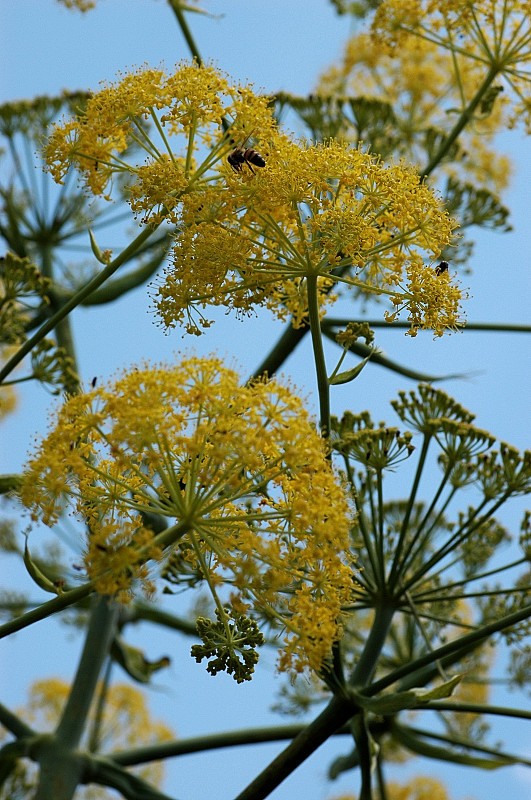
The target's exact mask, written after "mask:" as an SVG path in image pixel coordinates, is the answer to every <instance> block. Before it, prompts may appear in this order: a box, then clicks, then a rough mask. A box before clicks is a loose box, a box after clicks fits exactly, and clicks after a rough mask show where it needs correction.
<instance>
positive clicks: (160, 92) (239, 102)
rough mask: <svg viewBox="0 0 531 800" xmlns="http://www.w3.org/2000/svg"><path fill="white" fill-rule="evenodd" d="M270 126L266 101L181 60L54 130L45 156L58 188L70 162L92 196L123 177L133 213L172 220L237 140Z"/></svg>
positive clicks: (117, 89)
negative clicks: (183, 197) (187, 194)
mask: <svg viewBox="0 0 531 800" xmlns="http://www.w3.org/2000/svg"><path fill="white" fill-rule="evenodd" d="M274 127H275V123H274V120H273V117H272V114H271V111H270V110H269V108H268V104H267V99H266V98H260V97H258V96H257V95H256V94H255V93H254V92H253V90H252V88H251V87H249V86H240V85H239V84H236V83H234V82H231V81H230V80H229V79H228V78H227V77H226V76H224V75H222V74H221V73H220V72H219V71H218V70H216V69H215V68H214V67H212V66H199V65H198V64H196V63H192V64H187V63H182V64H179V65H178V66H177V68H176V70H175V71H174V72H173V73H172V74H170V75H166V74H165V73H164V71H163V70H162V69H152V68H147V67H145V68H142V69H139V70H137V72H134V73H131V74H127V75H123V76H122V77H121V78H120V79H119V80H118V81H117V82H116V83H114V84H109V85H108V86H104V87H102V88H101V89H100V90H99V91H98V92H95V93H94V94H93V95H92V96H91V97H90V98H89V99H88V101H87V103H86V106H85V108H84V109H83V110H82V111H80V112H79V115H78V116H77V118H75V119H72V120H67V121H65V122H64V123H63V124H61V125H57V126H56V127H55V128H54V130H53V132H52V134H51V136H50V138H49V141H48V144H47V146H46V149H45V156H46V160H47V163H48V167H49V170H50V172H51V173H52V175H53V177H54V179H55V180H56V181H58V182H59V183H61V182H62V181H63V178H64V176H65V174H66V172H67V170H68V168H69V167H70V166H71V165H72V164H73V165H74V166H75V167H76V169H78V170H79V171H80V172H81V173H82V174H83V176H84V179H85V182H86V184H87V186H88V188H89V189H90V191H91V192H92V193H93V194H96V195H104V196H106V197H109V190H110V184H111V181H112V179H113V178H114V177H119V176H121V177H125V178H126V182H127V185H128V187H129V191H130V193H131V205H132V207H133V209H134V211H135V212H139V211H140V212H143V213H144V214H145V217H147V218H149V217H150V216H151V214H152V212H153V209H154V208H155V209H157V213H158V214H159V215H160V214H163V215H165V216H168V217H169V218H175V217H176V216H177V211H176V209H175V207H176V205H177V202H176V199H178V198H179V197H180V196H181V195H182V194H183V193H185V192H187V191H192V190H193V189H194V188H195V187H196V186H197V185H198V184H199V185H201V184H202V183H203V182H207V183H208V181H211V180H212V179H213V177H215V175H213V173H212V167H213V166H214V165H215V164H216V162H217V161H219V160H220V159H221V158H223V157H224V156H226V155H227V154H228V153H229V152H230V150H231V149H232V148H233V147H234V143H235V142H236V143H239V142H240V141H243V140H245V138H246V137H249V136H250V135H251V134H252V133H253V131H257V132H259V135H261V136H265V137H267V135H268V133H269V131H270V130H271V129H272V128H274ZM227 130H228V131H229V133H227ZM106 192H107V194H105V193H106Z"/></svg>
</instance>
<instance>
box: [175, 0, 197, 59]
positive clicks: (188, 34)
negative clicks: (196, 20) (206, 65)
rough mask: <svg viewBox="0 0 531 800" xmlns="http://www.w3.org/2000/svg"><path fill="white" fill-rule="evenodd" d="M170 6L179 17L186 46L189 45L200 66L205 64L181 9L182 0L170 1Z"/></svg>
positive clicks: (178, 20)
mask: <svg viewBox="0 0 531 800" xmlns="http://www.w3.org/2000/svg"><path fill="white" fill-rule="evenodd" d="M168 2H169V5H170V8H171V10H172V11H173V13H174V14H175V16H176V17H177V22H178V23H179V27H180V29H181V33H182V35H183V36H184V39H185V41H186V44H187V45H188V49H189V50H190V52H191V54H192V56H193V57H194V58H195V60H196V61H197V63H198V64H202V63H203V59H202V58H201V55H200V53H199V50H198V49H197V45H196V43H195V41H194V37H193V36H192V33H191V31H190V28H189V27H188V23H187V22H186V18H185V16H184V13H183V10H182V8H181V3H180V0H168Z"/></svg>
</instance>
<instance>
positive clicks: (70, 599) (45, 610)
mask: <svg viewBox="0 0 531 800" xmlns="http://www.w3.org/2000/svg"><path fill="white" fill-rule="evenodd" d="M93 591H94V586H93V583H92V581H89V583H85V584H83V586H78V587H77V589H71V590H70V591H69V592H63V594H60V595H58V596H57V597H54V599H53V600H49V601H48V602H47V603H43V604H42V605H40V606H39V607H38V608H34V609H32V610H31V611H27V612H26V613H25V614H21V615H20V616H19V617H15V619H10V620H9V622H5V623H4V624H3V625H1V626H0V639H3V638H4V636H9V635H10V634H12V633H16V631H21V630H22V629H23V628H27V627H28V625H33V623H34V622H39V621H40V620H41V619H46V618H47V617H50V616H51V615H52V614H56V613H57V612H58V611H62V610H63V609H65V608H68V606H71V605H73V604H74V603H78V602H79V601H80V600H83V599H84V598H85V597H87V596H88V595H89V594H91V592H93Z"/></svg>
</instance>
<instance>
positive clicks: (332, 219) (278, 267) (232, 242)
mask: <svg viewBox="0 0 531 800" xmlns="http://www.w3.org/2000/svg"><path fill="white" fill-rule="evenodd" d="M263 155H264V160H265V162H266V163H265V166H264V167H263V168H261V169H260V170H256V171H253V172H251V170H250V169H244V167H242V170H241V171H234V170H231V169H230V166H228V165H226V176H225V181H226V185H222V186H220V187H219V188H218V189H216V188H215V187H211V188H210V189H208V190H207V191H205V193H204V194H201V193H194V194H193V196H192V195H190V196H186V197H184V198H183V211H182V217H183V220H184V222H185V227H184V229H183V230H182V232H179V234H178V235H177V238H176V242H175V247H174V264H173V265H172V267H170V269H169V270H167V274H166V277H165V280H164V282H163V283H162V284H161V285H160V286H158V287H157V288H156V289H155V291H154V293H153V299H154V304H155V306H156V309H157V312H158V314H159V315H160V317H161V318H162V320H163V323H164V325H165V326H166V327H172V326H173V325H175V324H176V323H181V322H182V321H185V323H187V330H188V331H189V332H192V333H199V332H200V326H201V325H203V326H204V325H208V324H210V323H209V321H208V320H203V319H202V317H201V313H202V312H201V310H202V309H204V308H205V307H207V306H209V305H225V306H228V307H232V308H235V309H237V310H238V311H240V312H242V313H246V312H249V311H250V310H251V309H252V308H254V307H256V306H260V305H261V306H266V307H268V308H270V309H271V310H272V311H273V312H274V313H275V314H276V315H277V316H278V317H279V318H281V319H284V318H285V317H286V316H288V315H290V316H291V318H292V321H293V324H294V325H295V326H299V325H301V324H303V323H305V322H307V320H308V296H307V284H308V282H309V281H316V282H317V287H318V293H319V303H320V310H321V313H322V312H323V309H324V305H325V304H326V303H330V302H332V301H333V300H334V298H335V295H334V294H332V293H331V289H332V288H333V287H334V285H340V286H342V287H348V288H349V289H351V290H353V291H354V292H355V293H356V294H359V293H360V292H363V293H368V294H378V295H380V294H383V295H387V296H389V297H390V298H391V299H392V302H393V304H394V305H396V303H395V298H396V297H399V298H400V302H401V303H402V302H403V300H405V297H406V295H404V293H403V292H401V291H400V288H399V287H400V284H401V281H403V280H404V279H405V278H406V275H407V270H408V267H409V265H410V263H411V262H412V261H418V260H419V258H421V254H426V255H425V258H426V259H427V260H433V259H435V258H437V256H438V255H439V254H440V252H441V251H442V250H443V249H444V248H445V247H446V246H447V245H448V244H449V242H450V241H451V238H452V230H453V228H454V227H455V223H454V222H453V221H452V220H451V218H450V217H449V215H448V214H447V212H446V211H445V210H444V208H443V205H442V203H441V201H440V200H439V199H438V198H437V197H436V196H435V195H434V193H433V192H432V191H431V190H430V189H429V187H427V186H426V185H425V184H423V183H421V181H420V180H419V177H418V175H417V174H416V173H415V172H414V170H413V169H411V168H408V167H405V166H403V165H393V166H388V167H386V166H384V165H383V164H382V163H381V162H380V161H379V160H378V159H377V158H375V157H373V156H371V155H369V154H367V153H364V152H362V151H361V150H358V149H353V148H351V147H349V146H347V145H344V144H341V143H339V142H335V141H331V142H329V143H326V144H324V145H314V146H305V145H299V144H296V143H294V142H292V141H290V140H288V139H287V138H286V137H284V136H278V135H277V136H271V138H270V143H269V147H268V149H267V150H265V149H264V151H263ZM444 288H445V287H444V286H443V285H442V284H441V287H440V291H441V292H443V293H444ZM407 299H408V301H409V299H410V294H407ZM412 302H413V303H414V302H415V299H414V298H413V300H412ZM419 302H420V303H422V304H423V303H424V297H422V298H419ZM198 316H199V320H198V319H197V317H198ZM422 319H423V323H422V324H423V325H424V324H425V323H426V324H429V323H428V322H427V318H426V319H424V318H422Z"/></svg>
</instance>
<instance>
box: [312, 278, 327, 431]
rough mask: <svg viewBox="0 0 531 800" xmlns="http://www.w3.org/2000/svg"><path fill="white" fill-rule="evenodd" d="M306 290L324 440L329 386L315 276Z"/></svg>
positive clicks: (320, 422) (320, 421) (320, 420)
mask: <svg viewBox="0 0 531 800" xmlns="http://www.w3.org/2000/svg"><path fill="white" fill-rule="evenodd" d="M307 290H308V316H309V320H310V334H311V337H312V347H313V357H314V361H315V372H316V376H317V392H318V395H319V424H320V427H321V432H322V434H323V436H324V437H325V438H327V437H328V436H329V435H330V384H329V383H328V374H327V372H326V361H325V355H324V348H323V337H322V334H321V321H320V319H319V294H318V291H317V276H316V275H312V276H310V277H309V278H307Z"/></svg>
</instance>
